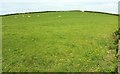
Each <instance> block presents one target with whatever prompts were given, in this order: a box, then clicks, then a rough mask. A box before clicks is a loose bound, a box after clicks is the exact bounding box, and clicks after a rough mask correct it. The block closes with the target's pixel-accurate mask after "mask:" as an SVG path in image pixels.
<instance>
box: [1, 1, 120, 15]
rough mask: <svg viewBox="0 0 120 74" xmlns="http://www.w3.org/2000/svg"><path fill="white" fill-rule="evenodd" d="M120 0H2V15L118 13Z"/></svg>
mask: <svg viewBox="0 0 120 74" xmlns="http://www.w3.org/2000/svg"><path fill="white" fill-rule="evenodd" d="M118 1H119V0H19V1H18V0H1V1H0V5H1V6H0V15H2V14H10V13H21V12H34V11H52V10H53V11H54V10H91V11H100V12H109V13H118Z"/></svg>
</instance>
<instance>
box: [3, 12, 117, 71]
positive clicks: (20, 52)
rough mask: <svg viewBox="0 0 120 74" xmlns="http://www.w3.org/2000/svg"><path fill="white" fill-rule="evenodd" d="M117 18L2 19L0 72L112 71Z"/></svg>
mask: <svg viewBox="0 0 120 74" xmlns="http://www.w3.org/2000/svg"><path fill="white" fill-rule="evenodd" d="M117 18H118V17H117V16H114V15H107V14H100V13H88V12H47V13H33V14H19V15H11V16H2V20H3V21H2V22H3V25H2V27H3V34H2V37H3V41H2V42H3V44H2V46H3V49H2V53H3V71H4V72H18V71H20V72H25V71H27V72H62V71H63V72H68V71H69V72H103V71H104V72H112V71H115V68H116V64H117V62H116V57H115V53H116V49H115V45H114V37H113V32H115V31H116V30H117Z"/></svg>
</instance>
